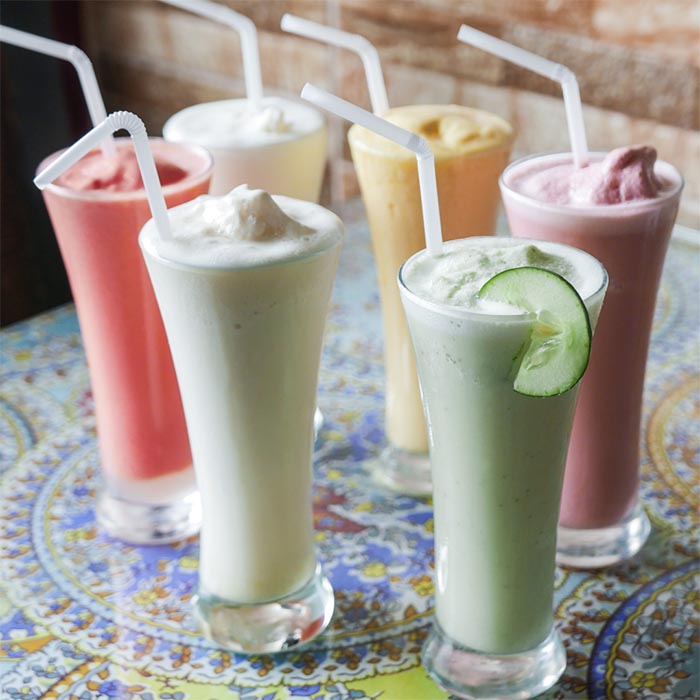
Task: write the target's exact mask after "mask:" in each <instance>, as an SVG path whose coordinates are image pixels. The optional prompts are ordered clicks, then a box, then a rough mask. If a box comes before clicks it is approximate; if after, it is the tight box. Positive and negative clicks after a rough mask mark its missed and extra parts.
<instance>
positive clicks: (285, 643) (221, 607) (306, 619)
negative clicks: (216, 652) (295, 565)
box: [193, 566, 335, 654]
mask: <svg viewBox="0 0 700 700" xmlns="http://www.w3.org/2000/svg"><path fill="white" fill-rule="evenodd" d="M193 602H194V605H195V610H196V613H197V617H198V619H199V622H200V625H201V627H202V631H203V632H204V634H205V635H206V636H207V637H209V638H210V639H212V640H214V641H215V642H216V643H217V644H219V645H221V646H222V647H225V648H226V649H230V650H232V651H236V652H239V653H242V654H262V653H270V652H275V651H285V650H287V649H291V648H292V647H294V648H296V647H298V646H300V645H302V644H306V643H307V642H310V641H311V640H312V639H314V638H315V637H317V636H318V635H319V634H321V632H323V630H324V629H326V627H327V626H328V623H329V622H330V620H331V616H332V615H333V608H334V606H335V601H334V598H333V589H332V588H331V584H330V582H329V581H328V579H327V578H326V577H325V576H324V575H323V573H322V572H321V567H320V566H317V567H316V571H315V573H314V575H313V577H312V579H311V580H310V581H309V582H308V583H307V584H306V585H305V586H304V587H303V588H302V589H301V590H299V591H297V592H296V593H293V594H291V595H288V596H286V597H284V598H281V599H279V600H274V601H268V602H266V603H258V604H247V605H238V604H236V603H230V602H228V601H226V600H222V599H220V598H216V597H214V596H206V595H204V594H202V593H200V594H199V595H197V596H196V597H195V598H194V601H193Z"/></svg>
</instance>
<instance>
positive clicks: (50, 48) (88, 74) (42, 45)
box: [0, 25, 115, 156]
mask: <svg viewBox="0 0 700 700" xmlns="http://www.w3.org/2000/svg"><path fill="white" fill-rule="evenodd" d="M0 41H2V42H5V43H8V44H12V45H13V46H19V47H20V48H23V49H28V50H29V51H35V52H37V53H41V54H44V55H45V56H52V57H53V58H59V59H62V60H64V61H68V62H70V63H71V64H72V66H73V68H75V70H76V72H77V74H78V79H79V80H80V87H81V88H82V90H83V96H84V97H85V102H86V104H87V108H88V112H89V113H90V120H91V121H92V124H93V126H97V125H98V124H99V123H100V122H102V121H104V120H105V119H106V118H107V110H106V109H105V103H104V101H103V99H102V93H101V92H100V86H99V85H98V84H97V78H96V76H95V69H94V68H93V65H92V61H91V60H90V59H89V58H88V55H87V54H86V53H85V51H83V50H82V49H80V48H78V47H77V46H73V45H71V44H64V43H62V42H60V41H54V40H53V39H47V38H46V37H43V36H37V35H36V34H30V33H28V32H22V31H20V30H19V29H13V28H12V27H5V26H3V25H0ZM102 150H103V152H104V153H105V155H108V156H111V155H114V152H115V151H114V144H113V142H112V138H111V136H109V137H107V140H106V141H105V142H104V143H103V144H102Z"/></svg>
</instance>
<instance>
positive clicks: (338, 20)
mask: <svg viewBox="0 0 700 700" xmlns="http://www.w3.org/2000/svg"><path fill="white" fill-rule="evenodd" d="M224 4H227V5H228V6H230V7H232V8H234V9H236V10H238V11H240V12H242V13H244V14H246V15H248V16H249V17H251V18H252V19H253V20H254V21H255V22H256V24H257V25H258V27H259V30H260V48H261V55H262V64H263V77H264V80H265V84H266V88H267V89H268V90H269V92H272V93H275V92H276V93H279V94H292V95H297V94H298V93H299V90H300V89H301V87H302V85H303V84H304V82H306V81H310V82H314V83H316V84H318V85H320V86H322V87H325V88H327V89H329V90H332V91H334V92H336V93H337V94H340V95H342V96H343V97H345V98H347V99H350V100H352V101H354V102H357V103H358V104H361V105H363V106H369V100H368V96H367V92H366V88H365V85H364V77H363V73H362V66H361V63H360V61H359V59H358V58H357V57H355V56H353V55H351V54H349V53H347V52H344V51H340V50H337V49H334V48H329V47H326V46H325V45H322V44H318V43H315V42H312V41H308V40H304V39H301V38H297V37H294V36H290V35H286V34H284V33H281V32H280V30H279V22H280V18H281V16H282V14H284V12H293V13H295V14H299V15H301V16H303V17H308V18H310V19H314V20H317V21H321V22H325V23H328V24H332V25H335V26H339V27H341V28H343V29H346V30H349V31H353V32H357V33H360V34H363V35H365V36H366V37H367V38H369V39H370V40H371V41H372V42H373V43H375V45H376V46H377V48H378V49H379V52H380V55H381V59H382V64H383V68H384V72H385V75H386V81H387V88H388V93H389V100H390V102H391V104H393V105H400V104H407V103H411V102H432V101H435V102H459V103H462V104H468V105H471V106H475V107H482V108H485V109H488V110H491V111H494V112H497V113H499V114H501V115H502V116H504V117H506V118H507V119H509V120H510V121H511V122H512V123H513V125H514V126H515V128H516V130H517V133H518V138H517V142H516V153H518V154H524V153H528V152H534V151H542V150H556V149H566V148H567V137H566V126H565V117H564V112H563V106H562V102H561V99H560V94H559V91H558V88H557V86H556V85H554V84H552V83H550V82H548V81H547V80H545V79H543V78H540V77H538V76H534V75H532V74H529V73H527V72H525V71H523V70H521V69H519V68H516V67H513V66H511V65H508V64H506V63H504V62H503V61H500V60H498V59H496V58H493V57H491V56H487V55H485V54H483V53H481V52H480V51H477V50H475V49H471V48H469V47H466V46H464V45H462V44H459V43H458V42H457V41H456V38H455V37H456V33H457V30H458V28H459V25H460V23H462V22H466V23H468V24H471V25H473V26H475V27H477V28H479V29H483V30H485V31H487V32H489V33H492V34H495V35H497V36H500V37H501V38H503V39H506V40H508V41H512V42H513V43H516V44H518V45H519V46H522V47H524V48H527V49H530V50H532V51H536V52H538V53H540V54H542V55H544V56H547V57H548V58H551V59H553V60H555V61H558V62H561V63H564V64H565V65H568V66H569V67H570V68H572V69H573V70H574V71H575V72H576V73H577V75H578V77H579V81H580V85H581V95H582V99H583V102H584V106H585V118H586V125H587V130H588V140H589V144H590V146H591V148H596V149H609V148H612V147H615V146H620V145H624V144H629V143H639V142H645V143H650V144H653V145H655V146H656V148H657V150H658V151H659V155H660V157H662V158H664V159H666V160H669V161H671V162H672V163H674V164H675V165H676V166H677V167H678V168H679V169H680V170H681V172H683V174H684V175H685V177H686V181H687V185H686V191H685V195H684V200H683V205H682V211H681V216H680V220H681V221H682V222H683V223H686V224H688V225H691V226H694V227H696V228H700V131H699V129H700V111H699V108H698V104H699V99H700V2H698V0H665V1H664V0H656V1H653V0H421V1H419V2H418V1H416V2H409V1H408V0H406V1H404V0H328V1H326V2H323V1H322V0H289V1H283V0H254V1H249V2H244V1H238V0H226V2H225V3H224ZM83 21H84V28H85V31H86V47H85V48H86V49H87V50H88V52H89V54H90V56H91V57H93V58H94V60H95V62H96V64H97V70H98V75H99V78H100V81H101V83H102V85H103V88H104V90H105V96H106V101H107V106H108V108H109V109H132V110H134V111H137V112H138V113H139V114H141V115H142V116H143V117H144V119H145V120H146V122H147V125H148V127H149V130H150V131H151V132H152V133H159V132H160V129H161V127H162V125H163V122H164V121H165V119H166V118H167V117H168V116H169V115H170V114H172V113H173V112H174V111H176V110H178V109H181V108H182V107H185V106H188V105H190V104H193V103H195V102H201V101H206V100H213V99H222V98H225V97H230V96H240V95H242V94H243V81H242V72H241V60H240V48H239V43H238V39H237V37H236V35H235V34H234V33H233V32H232V31H231V30H229V29H226V28H224V27H220V26H217V25H215V24H213V23H211V22H210V21H208V20H204V19H201V18H199V17H195V16H193V15H190V14H188V13H185V12H183V11H181V10H177V9H174V8H171V7H168V6H166V5H163V4H161V3H158V2H153V1H152V0H116V1H110V0H102V1H101V2H91V1H89V0H86V1H85V2H84V6H83ZM345 129H346V127H345V126H344V125H341V124H339V123H337V122H335V123H333V124H332V134H333V158H332V163H333V165H332V167H331V172H330V178H329V182H330V185H329V186H330V191H329V190H327V192H326V196H328V195H329V194H331V195H332V196H333V198H336V199H337V198H342V197H346V196H353V195H354V194H355V193H356V192H357V190H356V183H355V181H354V173H353V171H352V166H351V164H350V162H349V159H348V154H347V148H346V147H345V145H344V132H345Z"/></svg>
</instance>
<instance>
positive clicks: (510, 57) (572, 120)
mask: <svg viewBox="0 0 700 700" xmlns="http://www.w3.org/2000/svg"><path fill="white" fill-rule="evenodd" d="M457 38H458V39H459V40H460V41H463V42H464V43H465V44H471V45H472V46H476V47H477V48H479V49H482V50H483V51H487V52H488V53H492V54H494V55H495V56H499V57H500V58H503V59H505V60H506V61H510V62H511V63H515V64H517V65H519V66H522V67H523V68H527V69H529V70H531V71H533V72H534V73H538V74H539V75H543V76H544V77H545V78H549V79H550V80H555V81H556V82H558V83H559V84H560V85H561V89H562V92H563V94H564V107H565V108H566V121H567V125H568V128H569V140H570V142H571V152H572V153H573V154H574V164H575V165H576V167H577V168H581V167H583V166H584V165H586V164H587V163H588V145H587V143H586V127H585V125H584V123H583V109H582V108H581V94H580V93H579V89H578V81H577V80H576V76H575V75H574V73H573V72H572V71H571V70H569V69H568V68H567V67H566V66H562V65H561V63H554V61H550V60H549V59H547V58H543V57H542V56H538V55H537V54H535V53H531V52H530V51H526V50H525V49H521V48H519V47H518V46H513V44H509V43H508V42H507V41H503V40H502V39H497V38H496V37H494V36H491V35H490V34H485V33H484V32H480V31H479V30H478V29H474V28H473V27H468V26H467V25H466V24H463V25H462V26H461V27H460V29H459V34H457Z"/></svg>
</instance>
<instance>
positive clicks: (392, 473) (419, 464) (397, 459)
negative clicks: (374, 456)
mask: <svg viewBox="0 0 700 700" xmlns="http://www.w3.org/2000/svg"><path fill="white" fill-rule="evenodd" d="M374 476H375V478H376V480H377V481H378V482H379V483H380V484H381V485H382V486H385V487H386V488H389V489H391V490H392V491H395V492H396V493H400V494H404V495H406V496H430V495H431V494H432V492H433V480H432V473H431V470H430V456H429V455H428V454H427V453H421V452H409V451H408V450H402V449H400V448H398V447H394V446H393V445H387V447H385V448H384V450H383V451H382V453H381V455H380V456H379V460H378V462H377V463H376V465H375V471H374Z"/></svg>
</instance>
